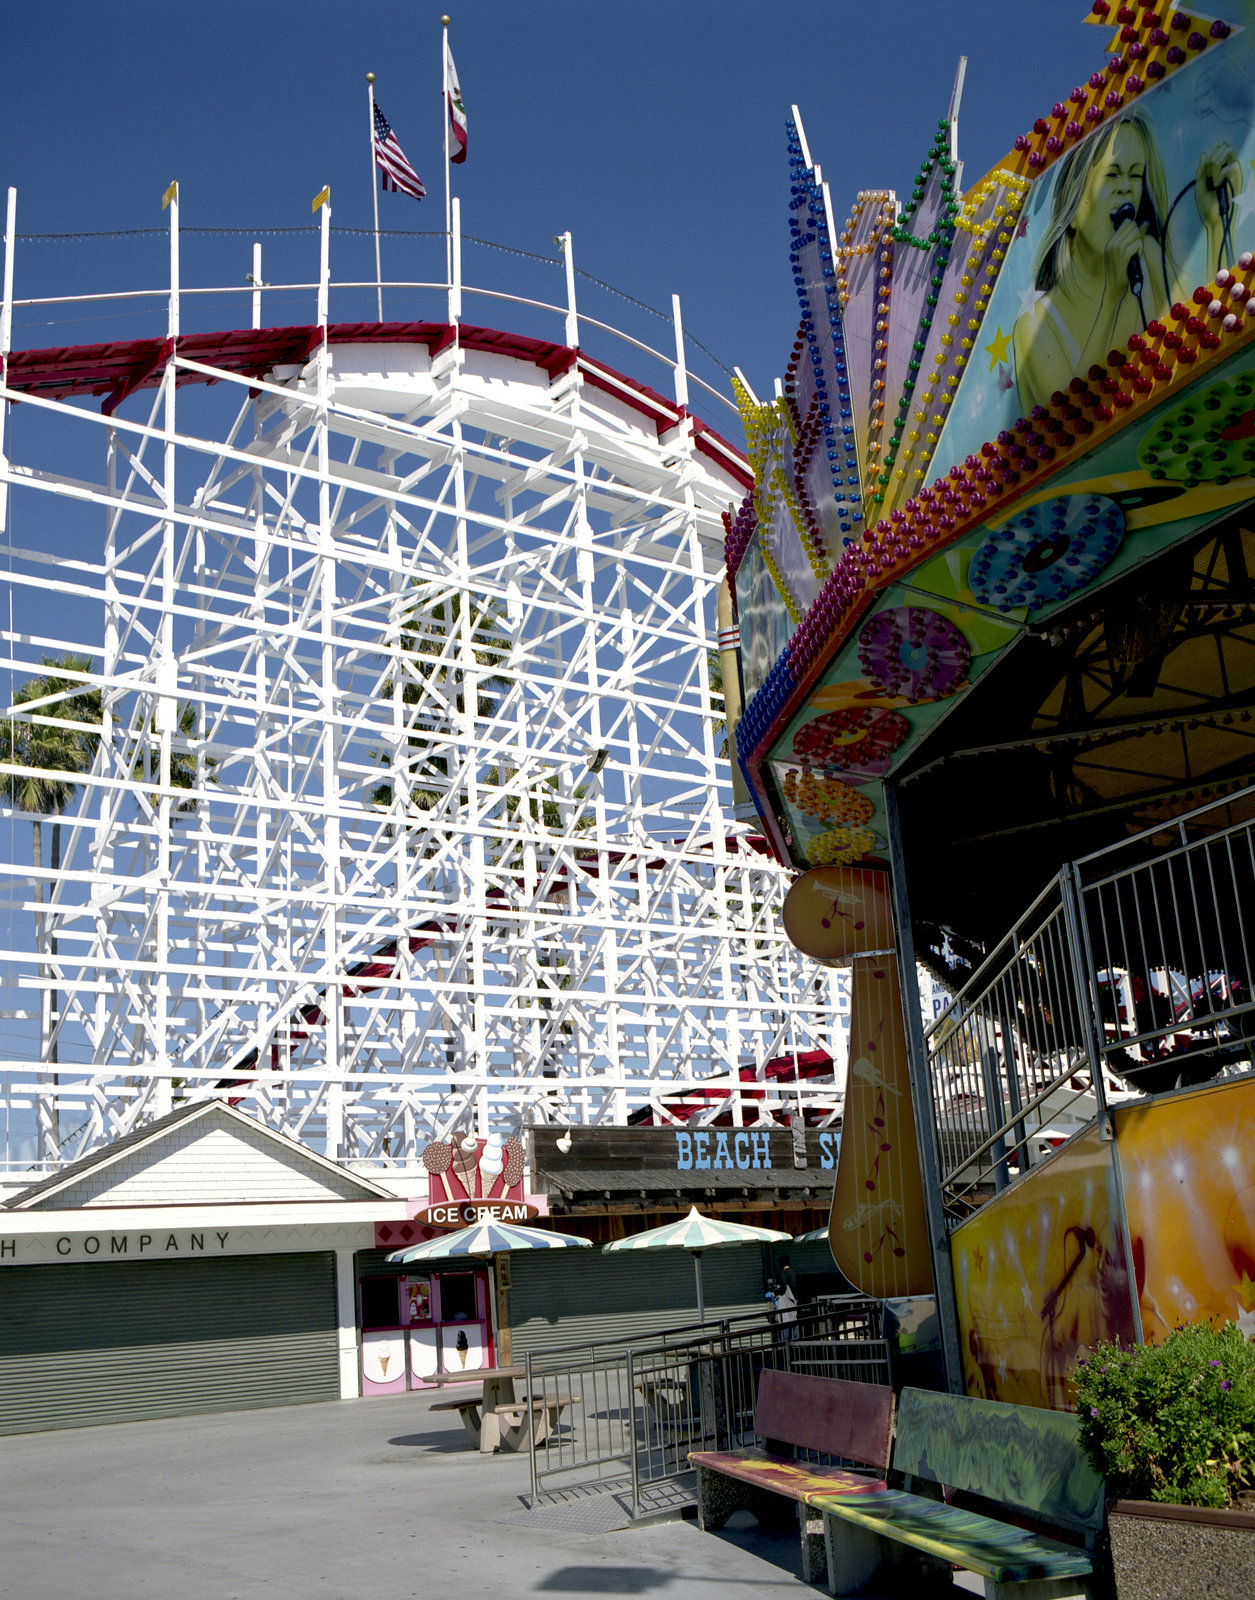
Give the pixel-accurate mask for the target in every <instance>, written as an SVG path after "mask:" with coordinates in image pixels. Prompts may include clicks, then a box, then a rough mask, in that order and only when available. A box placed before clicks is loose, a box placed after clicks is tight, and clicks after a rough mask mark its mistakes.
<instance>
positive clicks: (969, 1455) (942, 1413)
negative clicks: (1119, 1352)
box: [806, 1389, 1104, 1600]
mask: <svg viewBox="0 0 1255 1600" xmlns="http://www.w3.org/2000/svg"><path fill="white" fill-rule="evenodd" d="M893 1466H894V1470H895V1472H901V1473H902V1474H903V1475H904V1478H905V1481H906V1485H907V1487H906V1489H905V1490H894V1489H880V1490H878V1491H876V1492H875V1493H872V1494H866V1493H864V1494H858V1495H853V1494H848V1493H841V1492H837V1493H833V1492H831V1491H826V1492H825V1491H819V1492H812V1493H808V1494H807V1496H806V1501H807V1504H808V1506H809V1507H810V1508H811V1509H812V1511H816V1512H818V1513H819V1514H820V1515H821V1516H822V1518H823V1526H824V1543H825V1554H826V1556H827V1562H828V1579H829V1581H828V1588H829V1590H830V1592H831V1593H832V1594H834V1595H835V1594H841V1595H857V1594H862V1593H865V1592H867V1591H869V1590H871V1591H874V1592H875V1593H877V1594H880V1593H884V1592H886V1591H889V1592H895V1593H901V1594H902V1595H904V1596H910V1597H912V1600H914V1596H916V1595H918V1594H919V1593H920V1592H921V1591H926V1590H927V1589H929V1588H930V1587H942V1588H949V1587H950V1585H951V1581H952V1577H953V1569H954V1568H955V1567H956V1566H957V1567H963V1568H965V1569H966V1570H967V1571H969V1572H974V1573H977V1574H978V1575H979V1576H981V1577H982V1578H984V1580H985V1594H986V1596H987V1597H988V1600H994V1597H996V1600H1065V1597H1067V1600H1072V1597H1076V1600H1082V1597H1088V1596H1090V1594H1091V1592H1092V1591H1091V1588H1090V1584H1089V1577H1090V1573H1091V1570H1092V1553H1093V1544H1094V1538H1095V1536H1096V1534H1097V1533H1098V1532H1099V1530H1100V1529H1101V1527H1102V1520H1103V1509H1104V1507H1103V1490H1104V1485H1103V1480H1102V1479H1101V1478H1100V1477H1098V1476H1097V1474H1096V1473H1095V1472H1094V1471H1093V1470H1092V1469H1091V1467H1090V1466H1089V1464H1088V1463H1087V1461H1086V1460H1085V1457H1084V1455H1083V1454H1082V1452H1081V1448H1080V1440H1079V1435H1078V1432H1077V1419H1076V1418H1075V1417H1074V1416H1072V1415H1071V1414H1070V1413H1067V1412H1063V1411H1041V1410H1038V1409H1036V1408H1034V1407H1031V1406H1015V1405H1004V1404H1002V1403H1001V1402H999V1401H995V1400H974V1399H970V1398H967V1397H966V1396H963V1395H950V1394H933V1393H931V1392H929V1391H927V1390H924V1389H904V1390H903V1391H902V1397H901V1400H900V1402H899V1405H898V1418H897V1437H896V1439H895V1441H894V1448H893ZM917 1481H918V1482H928V1483H933V1484H938V1485H942V1486H944V1488H945V1489H946V1490H948V1491H949V1492H950V1493H951V1494H954V1493H956V1492H961V1493H965V1494H968V1495H972V1496H978V1497H979V1498H980V1500H981V1501H982V1502H991V1501H992V1502H997V1505H998V1507H999V1508H1005V1509H1006V1510H1007V1511H1009V1512H1010V1514H1011V1515H1012V1516H1013V1517H1014V1516H1016V1515H1018V1516H1020V1517H1021V1518H1023V1519H1024V1520H1025V1522H1028V1523H1031V1524H1032V1525H1033V1527H1034V1529H1041V1528H1043V1527H1044V1528H1048V1529H1049V1530H1050V1531H1051V1532H1052V1533H1063V1534H1066V1535H1070V1536H1071V1538H1072V1539H1073V1540H1074V1541H1076V1542H1073V1543H1067V1542H1065V1541H1064V1540H1061V1539H1056V1538H1052V1537H1050V1536H1049V1535H1048V1534H1046V1533H1043V1532H1040V1531H1029V1530H1027V1529H1026V1528H1024V1527H1018V1526H1016V1525H1015V1524H1014V1522H1004V1521H1001V1520H998V1519H996V1518H994V1517H991V1516H985V1515H983V1514H980V1513H979V1512H977V1511H974V1510H968V1509H964V1508H963V1507H962V1506H960V1505H953V1504H949V1503H947V1501H946V1500H937V1499H931V1498H926V1497H924V1496H921V1495H918V1494H915V1493H912V1492H909V1491H910V1490H911V1488H912V1485H913V1484H914V1483H915V1482H917Z"/></svg>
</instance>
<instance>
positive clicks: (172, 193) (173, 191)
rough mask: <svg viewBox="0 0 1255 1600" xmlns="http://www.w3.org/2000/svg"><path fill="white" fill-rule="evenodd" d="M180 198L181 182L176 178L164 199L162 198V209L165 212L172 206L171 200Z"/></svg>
mask: <svg viewBox="0 0 1255 1600" xmlns="http://www.w3.org/2000/svg"><path fill="white" fill-rule="evenodd" d="M178 198H179V180H178V179H177V178H176V179H175V180H174V182H173V183H172V184H171V185H170V187H169V188H168V189H167V190H166V192H165V194H163V195H162V197H161V209H162V210H163V211H164V210H165V209H166V207H167V206H168V205H169V204H170V202H171V200H177V199H178Z"/></svg>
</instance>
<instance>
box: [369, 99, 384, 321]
mask: <svg viewBox="0 0 1255 1600" xmlns="http://www.w3.org/2000/svg"><path fill="white" fill-rule="evenodd" d="M366 98H367V100H368V101H369V103H370V197H371V199H372V200H373V201H374V203H375V299H376V302H377V307H378V311H379V321H380V322H382V321H383V272H382V270H381V268H380V266H379V179H378V177H377V175H376V168H377V167H378V165H379V164H378V162H377V161H376V160H375V74H374V73H373V72H368V73H367V74H366Z"/></svg>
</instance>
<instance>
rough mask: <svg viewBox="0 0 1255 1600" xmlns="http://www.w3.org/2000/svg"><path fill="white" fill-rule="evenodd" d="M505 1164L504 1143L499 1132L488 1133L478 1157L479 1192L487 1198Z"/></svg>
mask: <svg viewBox="0 0 1255 1600" xmlns="http://www.w3.org/2000/svg"><path fill="white" fill-rule="evenodd" d="M504 1166H505V1145H504V1143H503V1141H502V1138H501V1135H500V1134H499V1133H490V1134H489V1135H488V1137H487V1139H486V1140H485V1141H484V1148H483V1152H482V1154H481V1155H480V1158H479V1184H480V1193H481V1194H482V1195H483V1196H484V1198H485V1199H488V1198H489V1197H490V1196H491V1194H492V1191H493V1189H494V1188H495V1187H496V1182H497V1179H498V1177H499V1176H500V1175H501V1169H502V1168H503V1167H504Z"/></svg>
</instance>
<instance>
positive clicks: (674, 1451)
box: [526, 1299, 889, 1517]
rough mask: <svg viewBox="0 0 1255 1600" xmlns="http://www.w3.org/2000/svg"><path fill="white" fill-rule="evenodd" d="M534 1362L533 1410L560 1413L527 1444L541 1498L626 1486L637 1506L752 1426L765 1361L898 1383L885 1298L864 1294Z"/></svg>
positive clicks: (530, 1375) (748, 1434)
mask: <svg viewBox="0 0 1255 1600" xmlns="http://www.w3.org/2000/svg"><path fill="white" fill-rule="evenodd" d="M680 1333H684V1334H685V1335H687V1337H684V1338H679V1337H677V1335H678V1334H680ZM526 1366H527V1393H528V1395H529V1396H531V1397H532V1403H533V1406H534V1414H536V1415H545V1414H552V1415H558V1414H560V1415H561V1417H562V1422H561V1424H560V1425H559V1426H558V1427H556V1428H554V1429H553V1431H552V1432H550V1433H549V1435H548V1437H546V1438H544V1439H543V1440H541V1441H540V1442H537V1440H536V1438H535V1437H534V1436H533V1438H532V1440H531V1443H530V1446H529V1452H530V1456H529V1459H530V1468H531V1502H532V1504H533V1506H534V1505H536V1504H537V1503H538V1501H539V1500H540V1499H541V1498H542V1497H550V1498H567V1497H570V1496H572V1495H583V1494H587V1493H588V1492H589V1491H590V1490H592V1489H595V1488H599V1489H602V1490H615V1491H618V1492H619V1493H620V1494H621V1496H622V1498H623V1500H624V1502H625V1504H630V1507H631V1514H632V1516H634V1517H636V1516H639V1515H640V1514H641V1511H642V1509H643V1508H647V1507H648V1505H649V1504H650V1503H651V1502H653V1501H655V1500H656V1499H657V1496H658V1495H659V1493H660V1492H671V1493H673V1492H674V1489H675V1486H676V1485H677V1483H678V1481H679V1480H681V1479H683V1478H684V1477H686V1476H687V1475H688V1474H689V1473H690V1472H691V1471H692V1468H691V1467H690V1465H689V1461H688V1454H689V1451H690V1450H724V1449H734V1448H736V1447H737V1446H738V1445H740V1444H743V1443H745V1442H747V1441H748V1440H749V1439H751V1438H752V1437H753V1428H754V1403H755V1399H756V1396H757V1391H758V1374H759V1373H760V1372H761V1371H762V1369H763V1368H764V1367H783V1368H785V1369H787V1370H791V1371H797V1372H808V1373H814V1374H817V1375H820V1376H824V1377H842V1378H855V1379H859V1380H861V1381H863V1382H866V1383H888V1382H889V1354H888V1348H887V1345H886V1343H885V1340H884V1337H883V1332H882V1321H881V1307H880V1305H879V1303H878V1302H876V1301H870V1300H863V1299H852V1300H842V1301H832V1302H829V1303H827V1304H825V1305H823V1306H820V1307H817V1308H815V1309H804V1310H801V1311H799V1313H798V1317H797V1320H796V1322H792V1323H785V1322H782V1321H779V1320H776V1319H774V1318H768V1319H764V1318H763V1317H762V1316H761V1315H756V1316H755V1317H752V1318H744V1317H742V1318H730V1319H726V1320H725V1321H723V1322H721V1323H718V1324H714V1325H711V1324H706V1325H704V1327H701V1328H699V1329H697V1330H693V1329H684V1330H678V1329H677V1330H674V1331H673V1332H672V1333H670V1334H668V1335H666V1336H665V1337H664V1339H663V1341H662V1342H661V1343H651V1344H650V1345H648V1346H640V1347H633V1346H628V1347H626V1348H624V1347H618V1348H616V1347H614V1346H611V1347H609V1348H607V1347H605V1346H599V1347H594V1346H589V1345H583V1346H579V1347H576V1348H574V1349H570V1350H555V1351H547V1352H545V1353H544V1354H536V1355H533V1354H529V1355H528V1356H527V1357H526ZM542 1408H544V1409H543V1410H542ZM817 1459H818V1458H817Z"/></svg>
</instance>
